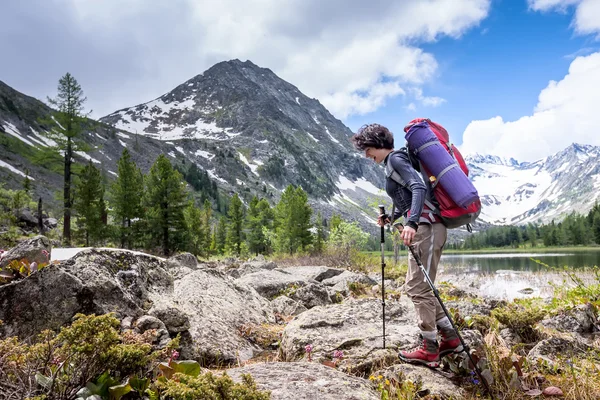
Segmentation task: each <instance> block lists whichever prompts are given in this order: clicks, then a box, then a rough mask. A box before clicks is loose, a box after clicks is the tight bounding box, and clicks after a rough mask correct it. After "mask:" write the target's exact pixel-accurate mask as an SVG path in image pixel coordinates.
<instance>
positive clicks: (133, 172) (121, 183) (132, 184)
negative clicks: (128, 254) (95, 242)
mask: <svg viewBox="0 0 600 400" xmlns="http://www.w3.org/2000/svg"><path fill="white" fill-rule="evenodd" d="M117 166H118V169H119V175H118V177H117V179H116V180H115V182H114V183H113V185H112V190H111V206H112V213H113V215H114V217H115V219H116V220H117V221H118V222H119V224H120V225H121V226H120V228H119V231H120V239H121V247H125V246H126V245H127V248H129V249H131V247H132V244H131V242H132V241H133V237H134V235H133V232H132V227H131V223H132V221H133V220H135V219H136V218H140V217H141V216H142V196H141V195H140V194H141V193H143V191H144V179H143V178H144V177H143V174H142V171H141V170H140V169H139V168H138V167H137V166H136V165H135V163H134V162H133V161H132V160H131V156H130V154H129V151H128V150H127V149H126V148H125V149H123V153H122V154H121V158H120V159H119V161H118V163H117Z"/></svg>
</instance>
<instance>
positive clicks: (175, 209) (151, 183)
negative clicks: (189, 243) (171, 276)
mask: <svg viewBox="0 0 600 400" xmlns="http://www.w3.org/2000/svg"><path fill="white" fill-rule="evenodd" d="M145 183H146V185H145V186H146V190H145V197H144V201H143V204H144V206H145V208H146V210H147V218H148V223H149V231H150V232H149V234H150V237H151V238H152V240H153V243H154V244H159V245H161V246H162V250H163V254H164V255H169V254H170V253H171V252H172V251H173V250H176V249H180V248H182V247H184V243H183V238H184V237H185V219H184V209H185V207H186V205H187V202H186V197H187V193H186V190H185V184H184V183H183V180H182V176H181V174H180V173H179V172H178V171H177V170H175V169H174V168H173V166H172V165H171V162H170V161H169V159H168V158H167V157H166V156H165V155H164V154H161V155H160V156H159V157H158V158H157V159H156V162H155V163H154V165H152V168H150V173H149V174H148V177H147V179H146V182H145Z"/></svg>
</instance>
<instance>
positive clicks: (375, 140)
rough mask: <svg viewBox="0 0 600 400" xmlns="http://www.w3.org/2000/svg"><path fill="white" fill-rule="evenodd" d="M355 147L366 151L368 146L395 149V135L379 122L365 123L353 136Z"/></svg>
mask: <svg viewBox="0 0 600 400" xmlns="http://www.w3.org/2000/svg"><path fill="white" fill-rule="evenodd" d="M352 143H353V144H354V147H356V149H358V150H360V151H364V150H365V149H366V148H367V147H373V148H376V149H393V148H394V135H392V132H390V130H389V129H388V128H386V127H385V126H383V125H379V124H369V125H363V126H362V127H361V128H360V129H359V130H358V132H356V134H354V135H353V136H352Z"/></svg>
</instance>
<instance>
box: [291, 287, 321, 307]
mask: <svg viewBox="0 0 600 400" xmlns="http://www.w3.org/2000/svg"><path fill="white" fill-rule="evenodd" d="M290 297H291V298H292V299H293V300H297V301H299V302H300V303H302V304H303V305H304V307H306V308H309V309H310V308H313V307H316V306H324V305H327V304H331V299H330V298H329V292H328V291H327V289H326V288H325V286H323V285H321V284H313V283H309V284H308V285H306V286H304V287H301V288H300V289H298V290H296V291H295V292H294V293H293V294H292V295H291V296H290Z"/></svg>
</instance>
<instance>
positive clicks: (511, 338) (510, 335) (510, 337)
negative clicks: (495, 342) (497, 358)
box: [500, 328, 523, 347]
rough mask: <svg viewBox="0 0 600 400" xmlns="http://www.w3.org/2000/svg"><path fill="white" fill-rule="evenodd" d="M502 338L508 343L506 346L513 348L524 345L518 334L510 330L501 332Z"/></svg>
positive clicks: (506, 329)
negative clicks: (520, 344)
mask: <svg viewBox="0 0 600 400" xmlns="http://www.w3.org/2000/svg"><path fill="white" fill-rule="evenodd" d="M500 337H501V338H502V339H504V341H506V344H507V345H508V346H509V347H512V346H514V345H516V344H519V343H523V339H522V338H521V336H519V334H518V333H516V332H514V331H513V330H512V329H510V328H504V329H502V330H500Z"/></svg>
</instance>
